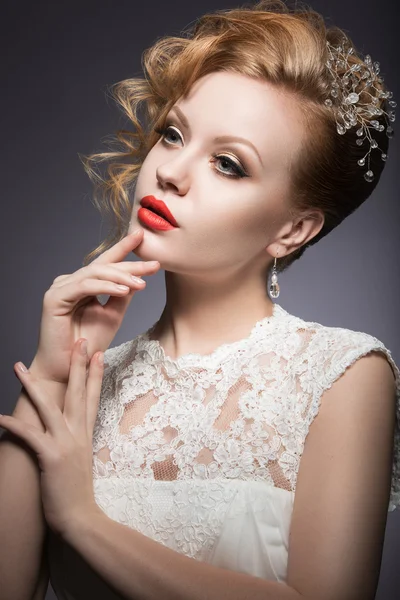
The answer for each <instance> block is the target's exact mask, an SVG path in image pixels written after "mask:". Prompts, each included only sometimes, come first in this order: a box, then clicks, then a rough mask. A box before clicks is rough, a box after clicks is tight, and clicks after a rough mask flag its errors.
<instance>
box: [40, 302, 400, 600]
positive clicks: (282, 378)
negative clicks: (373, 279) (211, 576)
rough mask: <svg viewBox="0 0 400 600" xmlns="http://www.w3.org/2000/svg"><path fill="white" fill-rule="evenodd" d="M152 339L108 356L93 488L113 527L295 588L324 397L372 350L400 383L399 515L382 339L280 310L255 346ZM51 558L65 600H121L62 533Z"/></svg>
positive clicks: (254, 336)
mask: <svg viewBox="0 0 400 600" xmlns="http://www.w3.org/2000/svg"><path fill="white" fill-rule="evenodd" d="M154 327H155V325H153V327H151V328H150V329H148V330H147V331H146V332H144V333H142V334H140V335H138V336H136V337H135V338H134V339H133V340H131V341H128V342H125V343H123V344H121V345H119V346H117V347H114V348H109V349H108V350H107V351H106V353H105V360H106V367H105V371H104V378H103V386H102V391H101V397H100V404H99V411H98V415H97V420H96V424H95V429H94V438H93V483H94V492H95V498H96V502H97V503H98V505H99V506H100V507H101V509H102V510H103V511H104V512H105V513H106V514H107V515H108V516H109V517H110V518H111V519H114V520H115V521H118V522H120V523H123V524H125V525H127V526H128V527H131V528H133V529H136V530H138V531H140V532H141V533H143V534H145V535H147V536H148V537H151V538H152V539H154V540H156V541H158V542H160V543H161V544H164V545H165V546H168V547H169V548H172V549H174V550H176V551H177V552H181V553H182V554H186V555H187V556H190V557H192V558H194V559H196V560H200V561H204V562H208V563H210V564H213V565H215V566H218V567H223V568H226V569H230V570H234V571H240V572H243V573H248V574H251V575H255V576H258V577H262V578H265V579H269V580H274V581H281V582H284V581H285V580H286V570H287V559H288V545H289V530H290V521H291V515H292V508H293V502H294V496H295V490H296V479H297V473H298V470H299V465H300V460H301V456H302V452H303V448H304V443H305V439H306V436H307V433H308V431H309V428H310V425H311V424H312V421H313V420H314V418H315V416H316V415H317V413H318V410H319V406H320V402H321V397H322V394H323V392H324V391H326V390H327V389H328V388H330V387H331V386H332V384H333V383H334V382H335V381H336V380H337V379H338V378H339V377H340V376H341V375H342V374H343V373H344V372H345V370H346V369H347V368H348V367H349V366H350V365H351V364H353V363H354V362H355V361H356V360H357V359H358V358H360V357H362V356H365V355H366V354H368V353H369V352H371V351H380V352H382V353H383V354H384V355H385V356H386V357H387V360H388V361H389V363H390V365H391V367H392V369H393V373H394V376H395V379H396V384H397V403H396V415H397V423H396V433H395V449H394V457H393V471H392V488H391V496H390V503H389V507H388V510H389V511H392V510H394V509H395V508H396V507H397V506H399V505H400V371H399V369H398V367H397V366H396V364H395V362H394V360H393V358H392V356H391V353H390V351H389V350H388V349H387V348H386V347H385V346H384V344H383V343H382V342H381V341H379V340H378V339H377V338H375V337H373V336H371V335H369V334H367V333H363V332H358V331H352V330H349V329H344V328H340V327H327V326H324V325H320V324H319V323H314V322H308V321H304V320H302V319H300V318H298V317H295V316H294V315H291V314H290V313H288V312H287V311H286V310H284V309H283V308H282V307H281V306H280V305H278V304H276V303H275V305H274V310H273V315H272V317H266V318H264V319H262V320H260V321H258V322H257V323H256V324H255V325H254V327H253V329H252V330H251V332H250V334H249V335H248V337H246V338H245V339H242V340H240V341H238V342H234V343H230V344H224V345H222V346H220V347H218V348H217V349H216V350H215V351H214V352H212V353H211V354H208V355H200V354H186V355H184V356H181V357H179V358H178V359H177V360H172V359H171V358H169V357H168V356H166V355H165V353H164V350H163V348H162V346H161V345H160V344H159V342H158V341H157V340H152V339H150V336H151V333H152V330H153V328H154ZM377 400H378V399H377ZM48 560H49V565H50V578H51V583H52V586H53V589H54V591H55V592H56V594H57V598H58V599H59V600H86V599H87V598H88V597H89V595H88V594H90V597H94V598H96V599H97V600H103V599H104V600H113V599H114V598H119V596H118V595H117V594H116V593H115V592H113V591H112V590H111V588H110V587H108V585H107V584H106V583H105V582H104V581H103V580H102V579H101V578H100V577H99V576H98V575H97V574H96V573H95V572H94V571H93V570H92V569H91V568H90V567H89V566H88V565H86V563H85V562H84V561H83V559H82V558H81V557H80V556H79V555H78V554H77V553H75V551H73V549H72V548H70V547H69V546H67V545H66V544H63V543H62V542H61V540H60V539H59V538H57V537H55V536H54V535H52V534H51V532H50V536H49V541H48Z"/></svg>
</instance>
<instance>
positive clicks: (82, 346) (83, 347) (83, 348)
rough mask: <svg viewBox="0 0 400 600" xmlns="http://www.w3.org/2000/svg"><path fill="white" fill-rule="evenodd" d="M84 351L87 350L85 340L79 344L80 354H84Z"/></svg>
mask: <svg viewBox="0 0 400 600" xmlns="http://www.w3.org/2000/svg"><path fill="white" fill-rule="evenodd" d="M86 350H87V340H83V342H82V343H81V352H82V354H86Z"/></svg>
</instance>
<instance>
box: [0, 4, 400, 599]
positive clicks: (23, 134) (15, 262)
mask: <svg viewBox="0 0 400 600" xmlns="http://www.w3.org/2000/svg"><path fill="white" fill-rule="evenodd" d="M311 5H312V7H313V8H314V9H315V10H317V11H319V12H321V13H322V14H323V15H324V17H325V18H326V21H327V24H328V25H330V24H336V25H338V26H339V27H342V28H343V29H345V30H346V31H348V32H349V34H350V36H351V37H352V38H353V40H354V42H355V44H356V45H357V46H358V47H359V48H360V49H361V51H362V52H364V54H370V55H371V56H372V59H373V60H377V61H379V62H380V63H381V73H382V75H383V77H384V79H385V81H386V82H387V84H388V87H389V89H391V90H392V91H393V94H394V99H395V100H397V98H398V97H399V76H398V74H397V73H398V64H399V63H398V58H399V51H398V30H397V24H398V19H397V18H396V15H395V11H396V8H395V2H394V0H393V1H391V0H380V1H379V2H378V0H373V1H372V0H370V1H369V2H368V3H367V2H363V1H362V0H353V2H351V3H350V2H348V1H344V0H340V1H339V0H335V1H333V0H318V1H317V0H315V1H314V2H311ZM232 6H234V4H231V3H230V2H228V1H223V0H220V1H218V2H216V1H214V2H207V1H206V0H197V1H196V2H195V3H193V4H192V3H189V2H187V1H186V0H181V1H179V2H177V1H175V2H173V3H164V2H161V1H160V2H158V3H156V2H151V3H150V2H148V3H143V5H142V4H140V3H138V2H134V1H132V0H131V1H129V2H125V1H121V0H114V1H113V2H111V1H107V2H104V1H103V2H102V1H99V0H98V1H96V2H92V1H87V0H81V1H80V2H79V3H78V2H71V1H68V2H67V1H63V0H61V1H59V2H57V3H53V2H8V3H6V4H5V5H3V7H4V8H3V11H4V12H3V19H2V25H1V27H2V30H3V31H2V32H1V36H0V44H1V46H2V53H1V56H2V59H3V61H2V62H3V67H4V69H3V77H2V94H1V104H2V106H1V113H0V114H1V116H2V127H1V156H2V160H1V169H2V174H1V180H2V214H1V220H0V227H1V242H2V264H1V283H2V289H3V293H2V295H1V315H2V330H1V333H2V348H3V349H2V352H3V360H2V361H1V362H0V373H1V381H2V382H3V393H2V396H1V400H0V412H2V413H5V414H9V413H11V412H12V411H13V409H14V406H15V402H16V398H17V396H18V392H19V388H20V384H19V382H18V380H17V379H16V377H15V375H14V373H13V364H14V363H15V362H16V361H18V360H22V361H24V362H25V363H26V364H30V361H31V360H32V358H33V356H34V354H35V350H36V346H37V341H38V331H39V322H40V316H41V308H42V299H43V294H44V292H45V291H46V289H48V288H49V287H50V285H51V283H52V281H53V279H54V278H55V277H56V276H57V275H60V274H63V273H71V272H73V271H76V270H77V269H79V268H80V267H81V266H82V260H83V256H84V255H85V254H86V253H87V252H88V251H90V250H91V249H92V248H94V247H95V246H96V245H97V244H98V243H99V242H100V241H101V239H102V238H103V237H104V235H105V233H106V224H102V223H101V220H100V217H99V214H98V212H97V210H96V209H95V208H94V207H93V205H92V204H91V201H90V197H91V192H92V187H91V183H90V181H89V180H88V178H87V176H86V174H85V173H84V171H83V168H82V166H81V164H80V162H79V159H78V154H77V153H78V152H79V153H82V154H87V153H90V152H93V151H101V150H105V147H104V146H103V145H102V144H101V140H102V138H104V137H105V136H107V135H108V134H110V133H112V132H114V131H115V130H116V129H117V128H119V127H125V126H126V125H127V123H126V121H125V119H124V118H123V117H122V116H120V114H119V112H118V110H117V108H116V107H115V106H114V104H113V103H112V102H111V101H109V100H107V99H106V96H105V90H106V86H107V85H109V84H112V83H114V82H116V81H119V80H121V79H123V78H128V77H132V76H139V75H140V74H141V65H140V57H141V52H142V51H143V50H144V49H145V48H147V47H148V46H150V45H151V44H152V43H154V42H155V41H156V39H158V38H159V37H161V36H163V35H179V31H180V30H181V28H183V27H185V26H186V25H188V24H189V23H190V22H192V21H193V20H194V19H196V18H197V17H199V16H200V15H201V14H203V13H205V12H207V11H209V10H215V9H218V8H228V7H232ZM394 127H395V130H396V123H395V124H394ZM398 135H399V134H397V136H398ZM398 170H399V146H398V142H397V139H396V140H392V143H391V146H390V148H389V159H388V162H387V165H386V168H385V171H384V173H383V176H382V179H381V181H380V183H379V185H378V187H377V189H376V190H375V192H374V193H373V195H372V196H371V197H370V198H369V200H368V201H367V202H366V203H365V204H364V205H363V206H362V207H361V208H360V209H359V210H358V211H356V213H355V214H353V215H352V216H350V217H349V218H348V219H346V220H345V222H344V223H342V224H341V225H340V226H339V227H338V228H337V229H336V230H335V231H333V232H332V233H331V234H329V235H328V236H327V237H326V238H325V239H323V240H322V241H321V242H319V243H318V244H317V245H316V246H314V247H312V248H310V249H308V250H307V251H306V253H305V255H304V256H303V257H302V259H301V260H300V261H299V262H297V263H295V264H294V265H293V266H292V267H291V269H290V270H289V272H287V273H284V274H283V275H280V276H279V283H280V286H281V295H280V297H279V299H278V300H277V301H278V303H279V304H281V305H282V306H283V308H285V309H286V310H288V311H289V312H291V313H294V314H296V315H297V316H299V317H301V318H303V319H306V320H310V321H317V322H320V323H323V324H324V325H329V326H338V327H347V328H350V329H353V330H355V331H364V332H367V333H370V334H372V335H374V336H376V337H377V338H379V339H380V340H382V341H383V342H384V344H385V345H386V346H387V347H388V348H389V349H390V350H391V352H392V355H393V358H394V359H395V361H396V362H397V363H398V364H400V342H399V335H398V334H399V317H398V307H399V260H398V256H399V250H400V248H399V245H400V244H399V233H398V231H399V223H400V201H399V188H400V184H399V176H398ZM128 258H129V260H135V259H136V257H135V256H134V255H131V256H130V257H128ZM164 301H165V292H164V275H163V271H160V272H159V273H158V274H157V275H156V276H154V277H148V278H147V286H146V289H145V291H144V292H143V293H140V292H138V293H137V294H136V296H135V297H134V299H133V301H132V303H131V305H130V307H129V309H128V312H127V314H126V317H125V320H124V322H123V325H122V327H121V328H120V330H119V332H118V334H117V336H116V337H115V339H114V341H113V343H112V346H115V345H118V344H120V343H122V342H124V341H126V340H129V339H132V338H133V337H134V336H135V335H137V334H138V333H140V332H142V331H144V330H145V329H147V328H148V327H150V325H152V324H153V323H154V322H155V321H156V320H157V319H158V318H159V316H160V314H161V311H162V309H163V306H164ZM399 564H400V511H396V512H395V513H391V514H389V516H388V522H387V529H386V538H385V547H384V555H383V562H382V570H381V578H380V584H379V589H378V594H377V596H376V598H377V600H394V599H395V598H398V597H399V588H400V572H399ZM396 590H397V593H396ZM46 598H47V599H48V600H50V599H53V598H55V596H54V594H53V593H52V591H51V590H50V587H49V592H48V595H47V596H46Z"/></svg>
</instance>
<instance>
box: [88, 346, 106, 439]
mask: <svg viewBox="0 0 400 600" xmlns="http://www.w3.org/2000/svg"><path fill="white" fill-rule="evenodd" d="M103 374H104V353H103V352H96V354H95V355H94V356H93V358H92V360H91V362H90V368H89V377H88V380H87V388H86V431H87V436H88V439H92V438H93V429H94V426H95V423H96V418H97V413H98V409H99V402H100V394H101V386H102V383H103Z"/></svg>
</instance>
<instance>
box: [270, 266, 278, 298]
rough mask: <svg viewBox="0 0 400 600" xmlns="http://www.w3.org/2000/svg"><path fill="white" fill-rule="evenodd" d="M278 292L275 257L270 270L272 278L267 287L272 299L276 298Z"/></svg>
mask: <svg viewBox="0 0 400 600" xmlns="http://www.w3.org/2000/svg"><path fill="white" fill-rule="evenodd" d="M279 291H280V288H279V284H278V275H277V272H276V257H275V263H274V266H273V268H272V277H271V285H270V287H269V293H270V294H271V296H272V298H278V296H279Z"/></svg>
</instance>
